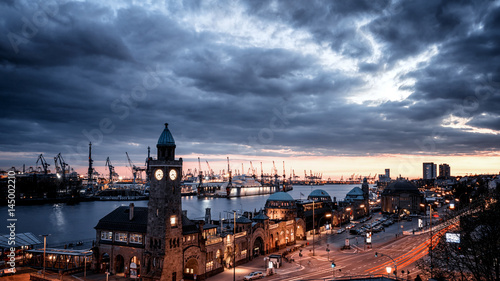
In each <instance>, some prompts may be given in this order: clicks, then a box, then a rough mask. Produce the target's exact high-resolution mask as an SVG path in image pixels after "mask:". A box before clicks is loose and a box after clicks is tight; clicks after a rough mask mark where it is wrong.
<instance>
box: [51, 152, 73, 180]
mask: <svg viewBox="0 0 500 281" xmlns="http://www.w3.org/2000/svg"><path fill="white" fill-rule="evenodd" d="M54 164H55V168H56V173H57V174H58V175H59V173H61V174H62V179H63V181H65V180H66V172H68V173H69V172H70V167H69V165H68V164H67V163H66V162H65V161H64V158H63V157H62V155H61V153H59V154H57V156H56V157H54ZM58 164H59V165H58Z"/></svg>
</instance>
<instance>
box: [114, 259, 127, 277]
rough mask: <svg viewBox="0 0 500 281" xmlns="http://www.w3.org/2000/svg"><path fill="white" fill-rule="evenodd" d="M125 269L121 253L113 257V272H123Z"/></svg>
mask: <svg viewBox="0 0 500 281" xmlns="http://www.w3.org/2000/svg"><path fill="white" fill-rule="evenodd" d="M124 271H125V260H124V259H123V256H122V255H117V256H116V257H115V274H119V273H123V272H124Z"/></svg>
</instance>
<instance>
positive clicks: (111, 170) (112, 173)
mask: <svg viewBox="0 0 500 281" xmlns="http://www.w3.org/2000/svg"><path fill="white" fill-rule="evenodd" d="M104 165H105V166H107V167H108V170H109V183H112V182H113V177H118V174H117V173H116V172H115V167H114V166H113V165H111V161H110V160H109V157H108V158H107V159H106V164H104Z"/></svg>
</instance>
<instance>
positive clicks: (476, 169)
mask: <svg viewBox="0 0 500 281" xmlns="http://www.w3.org/2000/svg"><path fill="white" fill-rule="evenodd" d="M179 157H182V158H183V160H184V167H183V170H184V172H187V170H188V169H191V170H193V171H194V169H195V168H196V169H198V159H197V157H198V156H197V155H177V156H176V158H179ZM199 157H200V160H201V169H202V170H203V171H208V167H207V164H206V162H205V161H206V160H208V162H209V164H210V166H211V168H212V170H214V172H215V173H216V174H218V173H219V172H220V171H222V170H223V169H224V170H225V169H227V160H226V157H227V156H219V155H200V156H199ZM229 159H230V165H231V169H232V170H233V171H235V170H238V171H240V170H241V164H242V163H243V169H244V170H245V173H247V172H248V169H249V168H250V161H252V164H253V166H254V168H256V169H257V174H258V175H260V162H262V166H263V169H264V172H265V173H271V171H272V167H273V162H272V161H275V165H276V169H277V170H278V175H282V173H283V161H285V173H286V175H287V177H288V176H289V174H290V171H291V169H293V170H294V172H295V175H297V176H299V177H301V178H303V177H304V170H306V171H307V173H308V174H309V173H310V171H311V170H312V172H313V173H322V174H323V179H328V178H329V177H330V178H331V179H333V180H338V179H340V178H341V177H343V178H344V179H347V178H349V177H350V176H351V175H353V174H356V175H361V176H368V175H370V174H371V177H373V176H375V174H383V173H384V171H385V169H386V168H387V169H390V171H391V178H393V179H394V178H396V177H398V176H399V175H401V176H402V177H404V178H409V179H418V178H422V163H424V162H434V164H438V165H439V164H442V163H447V164H448V165H450V167H451V175H452V176H464V175H466V174H499V173H500V156H497V155H493V156H417V155H384V156H356V157H354V156H353V157H349V156H322V157H321V156H307V157H290V158H276V157H252V158H247V157H245V156H241V155H229ZM96 164H97V165H96ZM94 167H95V168H96V170H97V171H98V172H99V173H100V174H102V175H107V174H108V172H107V169H106V168H105V167H104V166H103V165H102V166H101V165H99V164H98V163H95V164H94ZM115 169H116V172H117V173H118V174H119V175H120V176H122V177H124V178H130V177H132V173H131V171H130V169H129V168H128V167H125V166H120V165H117V164H115ZM76 170H77V171H78V172H79V173H80V174H86V168H83V167H81V168H80V167H79V168H78V169H76Z"/></svg>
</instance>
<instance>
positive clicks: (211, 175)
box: [205, 160, 214, 179]
mask: <svg viewBox="0 0 500 281" xmlns="http://www.w3.org/2000/svg"><path fill="white" fill-rule="evenodd" d="M205 162H207V167H208V176H209V177H210V179H213V178H214V170H212V168H211V167H210V164H208V160H205Z"/></svg>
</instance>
